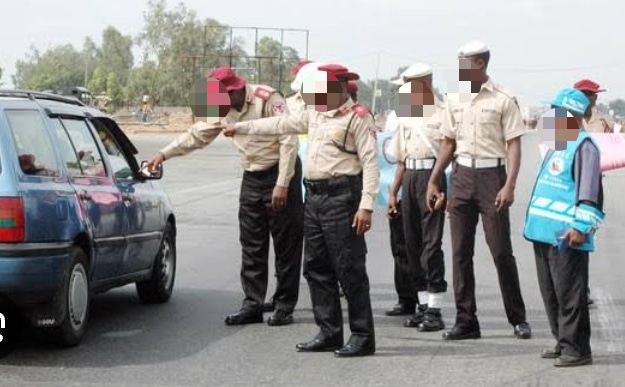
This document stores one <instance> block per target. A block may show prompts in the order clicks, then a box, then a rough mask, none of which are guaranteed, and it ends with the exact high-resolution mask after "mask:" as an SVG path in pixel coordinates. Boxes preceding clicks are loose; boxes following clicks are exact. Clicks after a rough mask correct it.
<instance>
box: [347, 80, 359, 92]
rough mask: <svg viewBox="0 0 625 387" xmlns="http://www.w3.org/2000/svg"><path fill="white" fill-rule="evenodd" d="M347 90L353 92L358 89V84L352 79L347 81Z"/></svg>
mask: <svg viewBox="0 0 625 387" xmlns="http://www.w3.org/2000/svg"><path fill="white" fill-rule="evenodd" d="M347 91H348V92H350V93H355V92H357V91H358V84H357V83H356V82H353V81H349V82H347Z"/></svg>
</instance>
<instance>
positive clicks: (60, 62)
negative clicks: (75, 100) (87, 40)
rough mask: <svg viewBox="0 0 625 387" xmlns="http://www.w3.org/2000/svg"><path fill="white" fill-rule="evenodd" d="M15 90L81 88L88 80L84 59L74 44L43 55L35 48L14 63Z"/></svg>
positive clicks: (54, 49)
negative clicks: (86, 79) (86, 78)
mask: <svg viewBox="0 0 625 387" xmlns="http://www.w3.org/2000/svg"><path fill="white" fill-rule="evenodd" d="M12 79H13V84H14V85H15V87H16V88H23V89H32V90H45V89H53V90H63V89H69V88H72V87H75V86H81V85H83V84H84V80H85V57H84V55H83V54H82V53H81V52H79V51H77V50H76V49H75V48H74V47H73V46H72V45H71V44H64V45H59V46H56V47H53V48H50V49H48V50H46V51H45V52H44V53H40V52H39V50H38V49H36V48H35V47H31V52H30V53H28V54H27V55H26V58H25V59H20V60H17V62H16V63H15V75H13V76H12Z"/></svg>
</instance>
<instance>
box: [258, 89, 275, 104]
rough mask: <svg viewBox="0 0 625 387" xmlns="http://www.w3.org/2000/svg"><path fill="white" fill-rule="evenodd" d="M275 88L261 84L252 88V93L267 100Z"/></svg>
mask: <svg viewBox="0 0 625 387" xmlns="http://www.w3.org/2000/svg"><path fill="white" fill-rule="evenodd" d="M275 92H276V91H275V90H271V89H268V88H265V87H262V86H258V87H257V88H256V90H254V95H255V96H257V97H258V98H261V99H264V100H265V101H269V98H271V95H272V94H273V93H275Z"/></svg>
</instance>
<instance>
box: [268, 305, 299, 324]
mask: <svg viewBox="0 0 625 387" xmlns="http://www.w3.org/2000/svg"><path fill="white" fill-rule="evenodd" d="M292 323H293V314H292V313H288V312H285V311H284V310H280V309H278V310H277V311H276V312H275V313H274V314H273V316H271V317H269V320H267V324H269V325H271V326H274V327H275V326H280V325H289V324H292Z"/></svg>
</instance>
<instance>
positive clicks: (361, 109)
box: [352, 103, 370, 118]
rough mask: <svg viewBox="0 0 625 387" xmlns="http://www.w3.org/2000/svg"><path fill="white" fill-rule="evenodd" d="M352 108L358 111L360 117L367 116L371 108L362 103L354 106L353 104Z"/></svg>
mask: <svg viewBox="0 0 625 387" xmlns="http://www.w3.org/2000/svg"><path fill="white" fill-rule="evenodd" d="M352 110H353V111H354V112H356V114H357V115H358V117H361V118H362V117H366V116H367V114H370V113H369V109H367V108H366V107H364V106H362V105H361V104H358V103H357V104H354V106H352Z"/></svg>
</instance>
